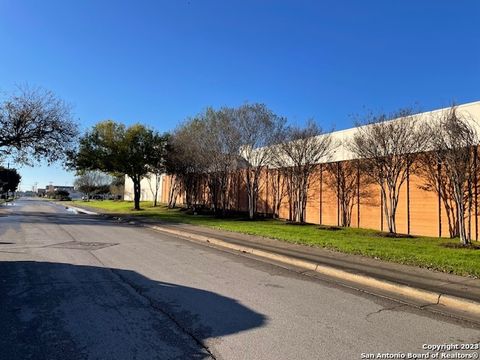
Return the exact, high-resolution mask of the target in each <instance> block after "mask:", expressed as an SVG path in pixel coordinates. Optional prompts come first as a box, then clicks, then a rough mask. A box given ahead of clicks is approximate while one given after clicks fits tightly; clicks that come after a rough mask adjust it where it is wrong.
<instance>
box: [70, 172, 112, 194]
mask: <svg viewBox="0 0 480 360" xmlns="http://www.w3.org/2000/svg"><path fill="white" fill-rule="evenodd" d="M111 182H112V178H111V176H108V175H107V174H104V173H102V172H100V171H80V172H79V173H78V174H77V177H76V178H75V181H74V185H75V188H77V189H78V190H80V191H81V192H82V193H84V194H85V196H86V200H87V201H89V200H90V197H91V196H92V195H93V194H95V193H97V191H98V190H99V189H100V188H104V187H106V186H109V185H110V183H111Z"/></svg>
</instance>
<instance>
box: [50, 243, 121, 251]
mask: <svg viewBox="0 0 480 360" xmlns="http://www.w3.org/2000/svg"><path fill="white" fill-rule="evenodd" d="M114 245H118V243H102V242H83V241H70V242H65V243H61V244H53V245H49V246H47V247H52V248H60V249H75V250H98V249H103V248H106V247H109V246H114Z"/></svg>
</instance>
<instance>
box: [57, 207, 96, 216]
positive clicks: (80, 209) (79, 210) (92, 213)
mask: <svg viewBox="0 0 480 360" xmlns="http://www.w3.org/2000/svg"><path fill="white" fill-rule="evenodd" d="M65 208H66V209H72V210H75V211H76V212H78V213H80V214H87V215H100V214H99V213H96V212H94V211H89V210H85V209H82V208H78V207H75V206H71V205H65Z"/></svg>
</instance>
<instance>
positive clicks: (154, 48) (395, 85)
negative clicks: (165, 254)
mask: <svg viewBox="0 0 480 360" xmlns="http://www.w3.org/2000/svg"><path fill="white" fill-rule="evenodd" d="M479 19H480V1H477V0H470V1H469V0H461V1H452V0H420V1H419V0H402V1H387V0H377V1H373V0H363V1H358V0H351V1H346V0H345V1H342V0H331V1H330V0H329V1H321V0H317V1H299V0H291V1H281V0H257V1H250V0H239V1H227V0H220V1H213V0H211V1H210V0H168V1H160V0H151V1H140V0H136V1H130V0H129V1H122V0H112V1H107V0H103V1H101V0H78V1H65V0H42V1H38V0H0V89H1V90H3V91H9V90H11V89H12V88H13V86H14V85H15V84H19V83H20V84H22V83H28V84H30V85H36V86H42V87H45V88H48V89H51V90H53V91H54V92H56V93H57V94H58V95H59V96H61V97H62V98H64V99H65V100H66V101H68V102H69V103H71V104H72V105H73V107H74V113H75V118H77V119H78V121H79V123H80V124H81V127H82V129H85V128H88V127H89V126H91V125H93V124H94V123H96V122H97V121H100V120H104V119H115V120H118V121H122V122H125V123H127V124H129V123H133V122H142V123H147V124H149V125H151V126H153V127H155V128H157V129H159V130H161V131H167V130H170V129H172V128H174V127H175V125H176V124H177V123H178V122H179V121H182V120H183V119H184V118H186V117H188V116H190V115H194V114H196V113H198V112H200V111H202V109H204V108H205V107H206V106H209V105H212V106H221V105H231V106H235V105H239V104H241V103H243V102H245V101H251V102H264V103H266V104H267V105H268V106H269V107H270V108H272V109H273V110H274V111H275V112H277V113H278V114H281V115H284V116H286V117H287V118H288V119H289V121H290V122H293V123H302V122H303V121H305V120H306V119H308V118H311V117H313V118H315V119H316V120H317V121H318V122H319V123H320V124H322V126H323V127H324V128H327V129H330V128H332V127H335V128H336V129H342V128H347V127H350V126H351V125H352V120H351V115H352V114H356V113H361V112H362V110H363V109H364V107H367V108H368V109H373V110H378V111H380V110H383V111H392V110H394V109H397V108H399V107H403V106H409V105H412V104H414V103H416V102H418V103H419V104H420V107H421V108H422V109H424V110H430V109H434V108H439V107H444V106H447V105H449V103H451V101H456V102H458V103H464V102H470V101H476V100H480V23H479ZM11 166H12V164H11ZM21 173H22V175H23V182H22V188H23V189H24V190H26V189H29V188H31V186H32V185H33V184H34V183H35V182H38V183H39V185H38V186H39V187H44V186H45V185H46V184H48V183H49V182H50V181H51V182H53V183H55V184H71V183H72V181H73V174H69V173H66V172H64V171H62V170H61V166H57V167H54V168H51V167H50V168H47V167H45V166H41V167H35V168H22V169H21Z"/></svg>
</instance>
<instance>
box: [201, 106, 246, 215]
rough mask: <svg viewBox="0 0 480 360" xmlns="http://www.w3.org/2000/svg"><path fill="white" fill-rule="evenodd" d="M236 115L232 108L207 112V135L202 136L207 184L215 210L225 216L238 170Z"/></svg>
mask: <svg viewBox="0 0 480 360" xmlns="http://www.w3.org/2000/svg"><path fill="white" fill-rule="evenodd" d="M234 116H235V112H234V110H233V109H231V108H222V109H220V110H214V109H211V108H210V109H207V111H206V112H205V114H203V119H204V120H203V121H204V122H205V124H206V127H205V130H206V132H205V133H204V134H203V139H202V146H203V152H204V153H205V154H206V155H207V159H208V170H207V179H208V180H207V183H208V187H209V193H210V197H211V204H212V205H213V210H214V211H215V213H216V214H217V215H222V216H223V215H225V211H226V210H227V205H228V203H229V202H230V198H229V194H230V193H231V192H230V191H229V186H231V184H232V182H231V181H230V177H231V176H232V174H233V173H234V172H235V170H236V169H237V168H238V167H239V162H240V156H239V148H240V136H239V132H238V130H237V128H236V127H235V125H234Z"/></svg>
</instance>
